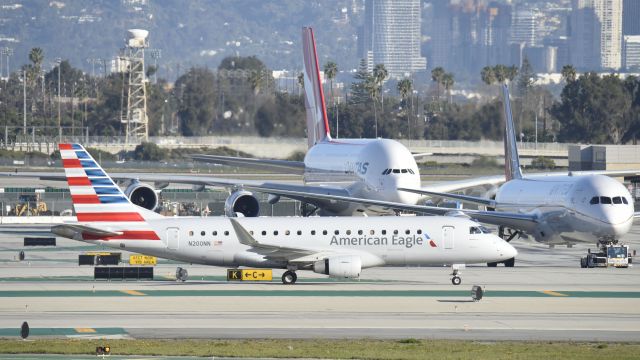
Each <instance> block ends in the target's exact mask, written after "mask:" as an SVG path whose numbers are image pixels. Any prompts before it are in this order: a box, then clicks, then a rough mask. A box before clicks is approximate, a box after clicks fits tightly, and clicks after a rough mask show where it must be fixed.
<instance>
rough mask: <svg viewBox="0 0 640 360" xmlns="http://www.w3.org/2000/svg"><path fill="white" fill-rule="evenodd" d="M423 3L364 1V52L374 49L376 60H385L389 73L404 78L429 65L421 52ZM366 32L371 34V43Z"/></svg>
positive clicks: (414, 1)
mask: <svg viewBox="0 0 640 360" xmlns="http://www.w3.org/2000/svg"><path fill="white" fill-rule="evenodd" d="M420 4H421V1H420V0H367V1H366V2H365V19H364V21H365V23H364V27H363V30H364V31H363V35H364V37H365V39H363V40H365V43H364V44H362V52H363V54H367V52H368V51H371V52H372V55H373V57H372V58H373V63H375V64H384V66H385V67H386V69H387V71H388V72H389V76H390V77H394V78H401V77H404V76H406V75H409V74H411V73H413V72H416V71H421V70H426V68H427V60H426V58H425V57H423V56H422V55H421V52H420V40H421V38H422V34H421V31H420V25H421V24H420V21H421V7H420ZM367 32H369V34H371V38H370V43H369V39H367V38H366V36H367V35H366V33H367ZM372 65H373V64H369V66H372Z"/></svg>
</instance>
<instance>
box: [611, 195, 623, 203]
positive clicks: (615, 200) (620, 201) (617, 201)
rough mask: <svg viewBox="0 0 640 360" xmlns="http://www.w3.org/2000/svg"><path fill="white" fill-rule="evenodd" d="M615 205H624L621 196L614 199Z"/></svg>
mask: <svg viewBox="0 0 640 360" xmlns="http://www.w3.org/2000/svg"><path fill="white" fill-rule="evenodd" d="M613 203H614V204H622V199H621V198H620V196H616V197H614V198H613Z"/></svg>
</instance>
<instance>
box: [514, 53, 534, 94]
mask: <svg viewBox="0 0 640 360" xmlns="http://www.w3.org/2000/svg"><path fill="white" fill-rule="evenodd" d="M534 76H535V74H534V73H533V68H532V67H531V63H529V59H527V58H526V57H525V58H524V60H522V66H521V67H520V75H519V76H518V92H519V93H520V95H522V96H527V94H528V92H529V90H530V89H531V87H532V86H533V81H534Z"/></svg>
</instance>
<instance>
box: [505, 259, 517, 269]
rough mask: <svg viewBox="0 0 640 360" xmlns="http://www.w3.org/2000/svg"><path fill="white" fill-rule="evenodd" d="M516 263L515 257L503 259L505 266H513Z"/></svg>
mask: <svg viewBox="0 0 640 360" xmlns="http://www.w3.org/2000/svg"><path fill="white" fill-rule="evenodd" d="M515 265H516V258H511V259H509V260H505V261H504V266H505V267H514V266H515Z"/></svg>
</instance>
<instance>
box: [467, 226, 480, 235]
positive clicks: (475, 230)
mask: <svg viewBox="0 0 640 360" xmlns="http://www.w3.org/2000/svg"><path fill="white" fill-rule="evenodd" d="M469 234H482V230H480V228H479V227H476V226H472V227H470V228H469Z"/></svg>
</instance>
